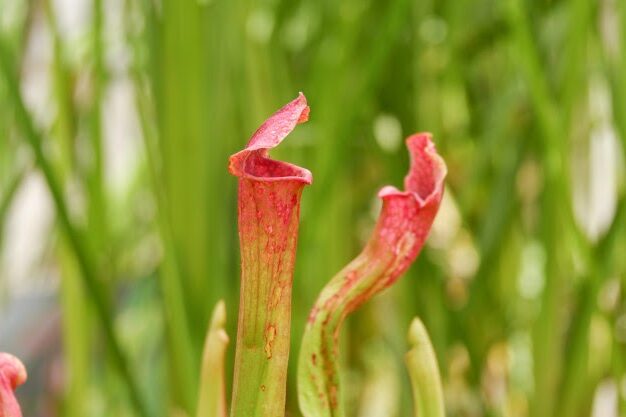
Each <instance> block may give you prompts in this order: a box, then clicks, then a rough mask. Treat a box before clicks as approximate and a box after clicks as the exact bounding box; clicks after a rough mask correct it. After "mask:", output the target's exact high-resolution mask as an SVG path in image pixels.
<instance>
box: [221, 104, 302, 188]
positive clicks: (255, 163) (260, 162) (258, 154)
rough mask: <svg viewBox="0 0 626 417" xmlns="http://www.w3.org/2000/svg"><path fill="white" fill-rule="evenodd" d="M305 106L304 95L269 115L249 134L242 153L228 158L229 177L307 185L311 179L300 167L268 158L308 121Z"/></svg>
mask: <svg viewBox="0 0 626 417" xmlns="http://www.w3.org/2000/svg"><path fill="white" fill-rule="evenodd" d="M309 110H310V109H309V106H308V105H307V102H306V97H305V96H304V94H302V93H300V94H299V95H298V97H297V98H296V99H295V100H293V101H291V102H290V103H287V104H286V105H285V106H283V107H282V108H281V109H280V110H278V111H277V112H276V113H274V114H273V115H272V116H270V118H269V119H267V120H266V121H265V122H264V123H263V124H262V125H261V127H259V128H258V129H257V131H256V132H254V134H253V135H252V138H251V139H250V142H248V145H247V146H246V148H245V149H244V150H242V151H239V152H237V153H236V154H234V155H232V156H231V157H230V160H229V165H228V170H229V171H230V173H231V174H233V175H235V176H237V177H240V178H246V179H250V180H257V181H268V182H270V181H297V182H301V183H303V184H311V182H312V181H313V176H312V174H311V172H310V171H309V170H308V169H305V168H301V167H299V166H297V165H293V164H290V163H287V162H283V161H277V160H274V159H271V158H270V157H269V153H268V151H269V150H270V149H273V148H275V147H276V146H278V145H279V144H280V143H281V142H282V141H283V139H285V138H286V137H287V135H289V133H291V131H292V130H293V129H294V128H295V127H296V125H298V124H300V123H304V122H306V121H307V120H309Z"/></svg>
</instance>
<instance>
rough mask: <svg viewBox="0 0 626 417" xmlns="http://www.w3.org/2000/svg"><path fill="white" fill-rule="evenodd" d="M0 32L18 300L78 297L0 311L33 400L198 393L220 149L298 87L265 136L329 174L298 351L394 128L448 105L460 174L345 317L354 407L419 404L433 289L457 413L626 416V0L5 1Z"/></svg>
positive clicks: (109, 400)
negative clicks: (36, 316) (301, 117)
mask: <svg viewBox="0 0 626 417" xmlns="http://www.w3.org/2000/svg"><path fill="white" fill-rule="evenodd" d="M0 39H1V42H0V52H1V54H0V64H1V65H0V69H1V73H0V75H1V76H0V232H1V233H0V245H2V246H1V252H0V254H2V255H3V256H2V257H0V262H1V263H2V264H3V265H4V266H0V274H2V277H1V280H0V287H1V290H2V294H3V301H4V302H5V303H3V305H6V306H9V305H15V304H17V305H18V306H20V305H21V306H22V308H23V306H24V305H25V304H24V303H26V301H25V300H26V299H27V298H28V297H26V296H24V294H30V293H32V292H33V291H36V290H41V288H42V287H43V288H49V289H50V291H54V292H55V293H56V294H58V298H56V299H55V300H57V301H58V309H59V311H60V313H61V315H60V319H59V320H56V321H55V320H52V322H50V321H49V320H48V321H46V320H39V321H36V323H34V324H33V323H31V322H27V320H28V319H29V317H30V316H29V315H27V314H24V315H21V316H20V317H21V320H22V321H23V322H18V324H17V325H16V326H15V328H16V329H18V330H16V332H14V333H10V334H9V333H5V334H0V348H5V349H6V346H8V345H9V344H10V343H13V344H12V345H10V346H11V347H12V348H13V349H23V350H24V352H27V353H25V354H26V356H27V357H25V358H24V359H25V360H26V362H27V364H28V363H30V364H31V365H33V366H34V364H37V368H41V369H43V370H42V371H41V372H37V373H31V378H30V380H29V383H28V384H30V385H31V386H32V385H38V386H40V387H42V388H41V389H38V390H33V389H31V390H29V389H28V384H27V386H26V388H25V390H24V391H23V392H22V395H23V396H24V398H23V403H24V405H25V407H24V408H25V410H24V413H25V415H31V416H54V415H62V416H95V417H97V416H125V415H129V416H130V415H142V414H143V415H150V416H178V415H189V416H191V415H193V414H194V410H193V404H195V399H196V395H197V384H198V382H197V381H198V371H199V368H198V367H199V363H200V354H201V349H202V342H203V338H204V334H205V331H206V329H207V321H208V319H209V313H210V311H211V309H212V307H213V306H214V304H215V303H216V301H217V300H218V299H219V298H225V299H226V304H227V306H228V315H229V330H228V331H229V334H230V335H231V336H234V334H235V323H236V316H237V305H238V274H239V269H238V262H239V261H238V259H239V257H238V252H237V251H238V249H237V231H236V230H237V229H236V221H235V220H236V204H235V202H236V180H235V179H234V178H232V177H230V176H229V175H228V174H227V171H226V162H227V158H228V155H230V154H231V153H233V152H234V151H236V150H238V149H241V147H242V145H243V144H244V143H245V142H246V140H247V138H248V137H249V136H250V135H251V133H252V131H253V130H254V128H255V127H256V126H257V125H258V124H259V123H260V122H261V121H262V120H264V119H265V118H266V117H267V116H268V115H269V114H271V113H272V112H273V111H274V110H275V109H277V108H278V107H279V106H280V105H281V104H282V103H285V102H287V101H288V100H290V99H292V98H293V97H295V96H296V94H297V92H298V91H304V92H305V93H306V95H307V97H308V99H309V104H310V106H311V109H312V110H311V118H310V122H309V123H307V124H306V125H303V126H301V127H299V128H298V129H297V130H296V131H295V132H294V133H293V138H292V139H291V140H289V141H287V142H286V143H285V145H284V146H283V147H282V148H281V149H280V150H279V151H277V152H275V155H274V156H275V157H277V158H282V159H288V160H290V161H294V162H296V163H298V164H299V165H301V166H305V167H307V168H309V169H310V170H311V171H312V172H313V175H314V184H313V186H312V187H310V188H309V189H307V190H306V191H305V193H304V196H303V210H302V217H301V227H300V240H299V248H298V263H297V267H296V276H295V282H294V312H293V314H294V317H293V329H292V333H293V341H294V349H292V358H296V357H297V353H298V352H297V346H298V344H299V342H298V341H299V340H300V337H301V333H302V330H303V326H304V321H305V319H306V316H307V314H308V309H309V308H310V306H311V305H312V304H313V301H314V299H315V298H316V296H317V293H318V291H319V290H320V289H321V287H322V286H323V285H324V283H325V282H326V281H327V280H328V279H329V278H330V277H331V276H332V275H333V274H334V273H335V272H336V271H337V270H338V268H339V267H340V266H342V265H344V264H345V263H346V262H347V261H348V260H349V259H351V258H352V256H354V255H355V254H356V252H357V251H358V250H359V248H360V246H361V245H362V243H363V242H362V241H363V239H364V238H365V237H366V236H367V235H368V231H369V230H370V228H371V227H372V225H373V222H374V219H375V215H376V213H377V210H378V206H377V205H376V199H375V194H376V192H377V190H378V189H379V188H380V187H381V186H382V185H385V184H390V183H391V184H396V185H399V184H400V183H401V181H402V177H403V175H404V173H405V172H406V168H407V166H408V161H407V160H406V152H405V151H404V147H403V144H402V142H403V138H404V137H406V136H408V135H409V134H411V133H413V132H416V131H431V132H433V134H434V137H435V140H436V143H437V146H438V149H439V151H440V153H441V154H442V155H443V157H444V158H445V159H446V161H447V164H448V167H449V176H448V181H447V190H446V197H445V200H444V203H443V205H442V210H441V212H440V214H439V217H438V220H437V222H436V225H435V228H434V230H433V232H432V234H431V238H430V241H429V247H428V248H426V249H425V250H424V252H423V253H422V255H421V257H420V259H419V260H418V262H417V264H416V265H415V266H414V267H413V268H412V269H411V270H410V271H409V273H407V274H406V276H405V277H403V278H402V280H401V283H399V284H398V285H397V286H396V287H395V288H393V289H391V290H390V291H388V292H387V293H386V294H385V295H383V296H381V297H378V298H377V299H376V300H375V301H374V302H372V303H371V304H370V305H369V306H368V307H367V308H366V309H365V311H362V312H360V313H359V314H357V316H356V317H355V318H354V319H351V320H350V321H349V323H348V327H349V329H347V330H348V331H347V332H346V333H347V334H348V336H347V337H346V338H345V340H343V341H342V343H345V349H344V350H343V351H345V352H348V354H346V357H345V358H344V369H345V374H344V378H345V380H346V382H347V385H348V386H349V389H350V392H349V402H348V404H347V409H348V410H350V414H351V415H355V416H357V415H358V416H361V417H365V416H373V417H380V416H406V415H409V413H410V410H411V400H410V385H409V380H408V375H407V374H406V371H404V369H403V367H402V355H403V354H404V352H405V351H406V349H407V346H406V343H405V340H404V335H405V333H406V329H407V328H408V326H409V322H410V319H411V318H412V317H413V316H415V315H419V316H420V317H422V318H423V321H424V323H425V325H426V327H427V329H428V331H429V332H430V334H431V337H432V339H433V344H434V346H435V349H436V351H437V355H438V357H439V361H440V364H441V367H442V374H443V379H444V385H445V395H446V405H447V408H448V414H449V415H450V416H511V417H513V416H533V417H548V416H562V417H577V416H589V415H590V413H591V412H592V411H591V410H592V409H594V410H595V413H596V414H595V415H597V416H603V417H604V416H626V373H625V372H626V303H625V295H624V294H625V291H626V257H624V253H626V225H625V213H624V211H625V208H624V205H625V200H624V198H625V197H624V186H625V181H624V177H625V166H624V161H625V160H626V158H625V150H626V2H625V1H622V0H599V1H589V0H543V1H538V0H472V1H469V0H446V1H443V0H440V1H433V0H430V1H428V0H426V1H409V0H394V1H373V0H346V1H340V2H339V1H317V0H297V1H287V0H258V1H246V0H161V1H157V0H107V1H103V0H30V1H25V0H1V1H0ZM33 189H34V190H35V191H33ZM37 190H39V194H37ZM33 192H34V193H35V194H36V195H40V197H41V198H35V199H34V200H33V199H25V198H24V194H28V195H30V194H32V193H33ZM29 193H30V194H29ZM33 205H34V206H33ZM20 212H22V213H28V215H29V216H35V215H36V216H39V217H38V218H41V216H43V218H44V219H45V218H46V215H47V216H48V217H47V219H48V221H37V220H36V219H35V217H27V220H26V226H28V225H31V226H33V227H29V228H28V230H26V228H25V226H24V224H22V226H21V228H20V227H16V226H15V221H16V220H15V218H19V213H20ZM42 213H43V214H42ZM46 213H48V214H46ZM31 223H32V224H31ZM17 224H18V225H19V224H20V223H17ZM32 228H35V229H37V230H39V233H38V234H33V233H31V232H32V230H30V229H32ZM27 233H30V234H27ZM23 234H27V235H28V236H34V237H33V238H32V240H30V241H28V242H27V244H26V249H25V251H26V253H30V254H31V255H32V253H36V254H37V256H34V257H33V256H27V258H28V259H29V260H30V264H29V265H30V266H29V267H28V268H27V269H26V271H27V272H25V273H23V274H22V275H23V277H21V278H20V277H18V276H17V275H15V274H14V272H12V271H14V269H11V268H9V267H8V266H7V265H12V264H14V263H15V259H14V258H15V257H16V256H18V255H19V253H18V252H19V251H16V250H14V248H13V246H12V245H14V244H15V243H14V242H16V241H17V240H19V236H21V235H23ZM35 248H37V250H36V251H35ZM16 253H17V254H16ZM23 271H24V269H23V268H22V272H23ZM18 278H19V279H18ZM20 294H21V295H20ZM56 304H57V303H55V305H56ZM1 311H6V310H3V309H0V312H1ZM52 311H54V308H53V310H52ZM2 314H4V313H2ZM1 321H2V317H0V322H1ZM24 328H27V329H29V330H28V334H26V335H25V334H23V333H22V334H20V333H19V329H24ZM51 331H52V334H57V335H60V336H58V337H56V338H55V337H53V336H46V337H43V336H42V335H44V334H45V335H49V334H50V332H51ZM19 340H23V341H24V343H22V344H19V343H17V342H16V341H19ZM29 341H30V342H31V343H35V344H36V345H37V346H36V348H35V347H33V346H28V349H26V347H25V346H26V345H28V343H29ZM48 343H51V344H52V345H51V346H52V347H51V346H50V345H49V344H48ZM55 343H56V344H55ZM54 346H58V347H57V348H55V347H54ZM0 350H2V349H0ZM231 350H232V349H231ZM28 352H30V353H28ZM13 353H17V354H19V353H20V352H13ZM229 355H230V360H232V351H231V352H229ZM294 366H295V360H294V361H293V366H292V367H291V368H292V369H291V371H292V372H294V371H295V369H293V368H294ZM293 375H295V374H293ZM293 375H292V377H290V381H291V384H290V388H289V393H288V403H289V404H288V415H298V411H297V405H296V404H295V397H296V396H295V378H294V377H293ZM229 385H230V384H229ZM142 410H143V411H142ZM598 413H599V414H598ZM611 413H612V414H611Z"/></svg>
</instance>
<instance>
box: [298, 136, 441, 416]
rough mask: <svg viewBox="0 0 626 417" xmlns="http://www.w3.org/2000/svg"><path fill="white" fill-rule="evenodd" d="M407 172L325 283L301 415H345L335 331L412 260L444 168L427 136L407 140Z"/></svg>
mask: <svg viewBox="0 0 626 417" xmlns="http://www.w3.org/2000/svg"><path fill="white" fill-rule="evenodd" d="M407 146H408V148H409V150H410V152H411V170H410V171H409V174H408V175H407V177H406V178H405V188H406V191H399V190H397V189H395V188H394V187H385V188H383V189H382V190H381V192H380V193H379V197H381V198H382V200H383V208H382V211H381V214H380V216H379V219H378V222H377V224H376V228H375V229H374V232H373V233H372V236H371V238H370V240H369V242H368V243H367V246H366V247H365V248H364V249H363V251H362V252H361V254H360V255H359V256H357V257H356V258H355V259H354V260H353V261H352V262H350V263H349V264H348V265H347V266H346V267H345V268H344V269H343V270H341V271H340V272H339V273H338V274H337V275H335V277H334V278H332V279H331V281H330V282H329V283H328V284H327V285H326V287H325V288H324V289H323V291H322V293H321V294H320V296H319V298H318V299H317V302H316V303H315V306H314V307H313V310H312V311H311V314H310V316H309V320H308V323H307V326H306V329H305V333H304V337H303V340H302V348H301V351H300V358H299V369H298V394H299V399H300V407H301V410H302V413H303V414H304V416H305V417H331V416H332V417H338V416H343V415H344V412H343V409H342V406H341V404H342V398H341V397H342V389H341V381H340V375H339V344H338V341H339V340H338V339H339V332H340V329H341V324H342V323H343V321H344V320H345V318H346V317H347V316H348V314H350V313H351V312H352V311H354V310H356V309H357V308H358V307H359V306H360V305H361V304H363V303H364V302H366V301H367V300H369V299H370V298H371V297H373V296H374V295H375V294H377V293H378V292H380V291H382V290H383V289H385V288H387V287H388V286H390V285H391V284H393V283H394V282H395V281H396V280H397V279H398V278H399V277H400V275H401V274H402V273H404V271H406V269H407V268H408V267H409V266H410V264H411V263H412V262H413V261H414V260H415V258H416V257H417V255H418V253H419V251H420V250H421V248H422V246H423V244H424V241H425V240H426V237H427V235H428V232H429V231H430V227H431V225H432V222H433V220H434V218H435V215H436V214H437V210H438V209H439V203H440V201H441V197H442V194H443V179H444V177H445V174H446V168H445V164H444V162H443V160H442V159H441V158H440V157H439V156H438V155H437V153H436V151H435V148H434V145H433V144H432V142H431V140H430V135H428V134H417V135H414V136H411V137H410V138H409V139H408V140H407Z"/></svg>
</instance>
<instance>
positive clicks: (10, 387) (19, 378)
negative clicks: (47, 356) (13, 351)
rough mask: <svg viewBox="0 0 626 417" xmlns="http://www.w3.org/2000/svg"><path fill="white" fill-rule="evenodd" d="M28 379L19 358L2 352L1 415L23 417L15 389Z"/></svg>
mask: <svg viewBox="0 0 626 417" xmlns="http://www.w3.org/2000/svg"><path fill="white" fill-rule="evenodd" d="M25 381H26V368H24V365H22V362H20V360H19V359H18V358H16V357H15V356H13V355H10V354H8V353H1V352H0V417H21V416H22V413H21V411H20V406H19V404H18V403H17V400H16V399H15V395H14V394H13V391H14V390H15V388H17V387H18V386H19V385H22V384H23V383H24V382H25Z"/></svg>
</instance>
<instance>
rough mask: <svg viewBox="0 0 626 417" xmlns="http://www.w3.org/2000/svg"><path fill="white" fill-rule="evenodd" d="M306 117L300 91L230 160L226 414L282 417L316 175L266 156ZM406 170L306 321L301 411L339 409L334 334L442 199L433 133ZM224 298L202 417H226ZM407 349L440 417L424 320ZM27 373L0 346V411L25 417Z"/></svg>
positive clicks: (426, 404)
mask: <svg viewBox="0 0 626 417" xmlns="http://www.w3.org/2000/svg"><path fill="white" fill-rule="evenodd" d="M308 117H309V106H308V105H307V101H306V98H305V97H304V95H303V94H299V96H298V97H297V98H296V99H295V100H293V101H291V102H290V103H288V104H286V105H285V106H284V107H283V108H281V109H280V110H278V111H277V112H276V113H274V114H273V115H272V116H271V117H270V118H269V119H267V120H266V121H265V122H264V123H263V124H262V125H261V126H260V127H259V128H258V130H257V131H256V132H255V133H254V134H253V135H252V138H251V139H250V141H249V142H248V144H247V146H246V147H245V148H244V149H243V150H242V151H240V152H237V153H236V154H234V155H232V156H231V157H230V164H229V171H230V173H231V174H233V175H235V176H236V177H238V180H239V188H238V190H239V191H238V192H239V196H238V223H239V243H240V247H241V293H240V301H239V318H238V323H237V338H236V343H235V348H236V351H235V364H234V371H233V387H232V399H231V403H230V416H231V417H283V416H284V415H285V396H286V388H287V364H288V359H289V346H290V329H291V290H292V281H293V271H294V266H295V254H296V245H297V240H298V226H299V222H300V198H301V196H302V192H303V190H304V187H305V186H306V185H309V184H311V182H312V179H313V177H312V175H311V173H310V172H309V171H308V170H307V169H305V168H301V167H298V166H296V165H292V164H289V163H287V162H282V161H277V160H274V159H271V158H270V156H269V151H270V150H271V149H273V148H275V147H276V146H278V145H279V144H280V143H281V142H282V141H283V140H284V139H285V138H286V137H287V135H288V134H289V133H290V132H291V131H292V130H293V129H294V128H295V127H296V126H297V125H298V124H299V123H304V122H306V121H307V120H308ZM406 145H407V147H408V150H409V154H410V156H411V166H410V168H409V172H408V174H407V176H406V177H405V179H404V189H403V190H398V189H397V188H395V187H392V186H386V187H383V189H382V190H380V192H379V193H378V196H379V197H380V198H381V199H382V203H383V204H382V210H381V213H380V215H379V218H378V221H377V223H376V227H375V228H374V231H373V232H372V235H371V237H370V239H369V241H368V242H367V244H366V245H365V247H364V248H363V250H362V251H361V253H360V254H359V255H358V256H357V257H356V258H355V259H354V260H352V261H351V262H350V263H349V264H348V265H346V266H345V267H344V268H343V269H342V270H341V271H339V272H338V273H337V274H336V275H335V276H334V277H333V278H332V279H331V280H330V281H329V282H328V284H327V285H326V286H325V287H324V288H323V290H322V292H321V293H320V295H319V297H318V298H317V301H316V302H315V305H314V306H313V309H312V311H311V313H310V315H309V317H308V321H307V324H306V328H305V330H304V336H303V340H302V346H301V349H300V357H299V360H298V367H299V368H298V399H299V403H300V409H301V411H302V414H303V415H304V416H305V417H342V416H344V410H343V407H342V397H343V392H344V389H343V386H342V381H341V378H340V372H339V370H340V368H339V345H338V340H339V333H340V330H341V325H342V323H343V322H344V321H345V319H346V317H347V316H348V315H349V314H350V313H352V312H353V311H354V310H356V309H357V308H359V307H360V306H361V305H362V304H363V303H365V302H366V301H367V300H369V299H370V298H371V297H373V296H374V295H375V294H377V293H379V292H380V291H382V290H384V289H385V288H387V287H389V286H390V285H392V284H393V283H394V282H396V281H397V280H398V278H399V277H400V276H401V275H402V274H403V273H404V272H405V271H406V270H407V269H408V268H409V266H410V265H411V263H412V262H413V261H414V260H415V259H416V257H417V256H418V254H419V252H420V250H421V249H422V247H423V245H424V242H425V241H426V238H427V236H428V233H429V231H430V228H431V226H432V223H433V221H434V219H435V216H436V214H437V211H438V210H439V204H440V202H441V198H442V195H443V188H444V178H445V176H446V166H445V163H444V161H443V159H441V157H440V156H439V155H438V154H437V151H436V149H435V146H434V145H433V142H432V138H431V135H430V134H428V133H419V134H415V135H412V136H410V137H409V138H408V139H407V141H406ZM225 311H226V310H225V306H224V303H223V302H220V303H219V304H218V305H217V306H216V308H215V311H214V313H213V318H212V320H211V323H210V327H209V330H208V333H207V337H206V344H205V349H204V354H203V360H202V372H201V381H200V392H199V395H198V405H197V409H196V417H226V416H227V415H228V413H229V412H228V408H229V407H228V403H227V399H226V395H227V389H226V386H225V382H224V380H225V379H224V374H225V365H224V357H225V352H226V349H227V345H228V336H227V335H226V332H225V330H224V325H225V322H226V314H225ZM409 343H410V344H411V349H410V350H409V352H408V353H407V355H406V363H407V366H408V368H409V376H410V378H411V384H412V388H413V389H412V391H413V396H414V401H415V415H416V416H419V417H443V416H444V407H443V395H442V389H441V381H440V377H439V371H438V367H437V363H436V359H435V354H434V351H433V348H432V346H431V344H430V341H429V338H428V335H427V332H426V329H425V327H424V326H423V324H422V323H421V322H420V321H419V319H415V320H414V321H413V323H412V324H411V327H410V330H409ZM25 378H26V372H25V370H24V367H23V366H22V364H21V363H20V362H19V361H18V360H17V359H16V358H14V357H13V356H10V355H7V354H0V417H21V412H20V409H19V405H18V404H17V401H16V400H15V397H14V395H13V390H14V389H15V387H16V386H17V385H19V384H21V383H22V382H23V381H24V380H25Z"/></svg>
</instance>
